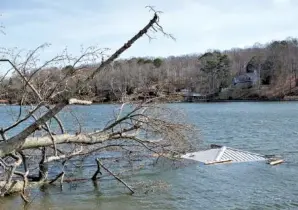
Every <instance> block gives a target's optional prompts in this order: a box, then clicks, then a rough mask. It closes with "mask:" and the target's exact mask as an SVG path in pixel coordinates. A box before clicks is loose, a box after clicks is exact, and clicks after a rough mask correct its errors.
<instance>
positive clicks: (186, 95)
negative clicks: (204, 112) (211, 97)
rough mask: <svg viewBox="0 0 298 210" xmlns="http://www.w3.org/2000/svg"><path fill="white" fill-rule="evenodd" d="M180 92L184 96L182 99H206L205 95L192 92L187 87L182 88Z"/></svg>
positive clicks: (193, 100) (190, 100) (192, 100)
mask: <svg viewBox="0 0 298 210" xmlns="http://www.w3.org/2000/svg"><path fill="white" fill-rule="evenodd" d="M180 94H181V95H182V96H183V97H184V101H187V102H195V101H202V100H206V96H205V95H202V94H200V93H195V92H192V91H191V90H189V89H182V90H181V91H180Z"/></svg>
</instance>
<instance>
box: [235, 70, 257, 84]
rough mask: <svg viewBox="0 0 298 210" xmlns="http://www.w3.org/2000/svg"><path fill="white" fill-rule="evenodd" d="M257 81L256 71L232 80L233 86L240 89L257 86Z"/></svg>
mask: <svg viewBox="0 0 298 210" xmlns="http://www.w3.org/2000/svg"><path fill="white" fill-rule="evenodd" d="M258 81H259V74H258V73H257V71H256V70H254V71H253V72H249V73H244V74H241V75H239V76H237V77H234V78H233V85H234V86H237V87H241V88H249V87H252V86H254V85H257V84H258Z"/></svg>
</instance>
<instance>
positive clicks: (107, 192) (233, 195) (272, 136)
mask: <svg viewBox="0 0 298 210" xmlns="http://www.w3.org/2000/svg"><path fill="white" fill-rule="evenodd" d="M169 106H173V107H174V108H178V109H180V110H184V111H185V113H186V114H187V116H188V120H189V121H190V122H191V123H193V124H196V125H197V126H198V127H199V128H200V130H201V139H200V141H202V144H204V145H208V144H210V143H216V144H222V145H227V146H231V147H235V148H239V149H243V150H248V151H252V152H257V153H261V154H275V155H280V156H282V157H283V159H285V161H286V162H285V163H284V164H281V165H278V166H270V165H267V164H265V163H255V162H253V163H239V164H222V165H213V166H203V165H200V164H189V165H186V166H184V167H181V168H169V167H166V168H165V169H164V170H162V169H161V168H159V169H158V170H152V171H149V172H148V171H147V172H144V173H135V174H133V175H131V176H130V177H127V178H126V179H125V180H126V181H127V182H128V183H130V184H131V185H132V186H134V182H136V181H137V180H138V181H139V180H143V181H146V182H150V181H154V180H162V181H164V182H166V183H167V184H168V185H169V188H168V189H167V190H157V191H156V192H149V193H147V194H144V193H137V194H136V195H133V196H130V195H127V194H126V193H125V192H126V190H125V189H124V188H123V187H122V186H121V185H120V184H118V183H117V182H116V181H108V180H106V181H105V180H103V181H102V182H101V183H100V184H99V185H98V186H94V185H93V184H92V182H89V181H88V182H81V183H80V182H78V183H75V184H67V183H65V184H64V189H63V190H61V189H60V187H59V186H53V187H50V188H46V189H35V190H33V191H32V192H31V199H32V198H33V202H32V203H31V204H30V205H29V206H28V207H27V209H72V210H75V209H107V210H116V209H121V210H126V209H132V210H134V209H298V141H297V140H298V103H296V102H281V103H278V102H274V103H271V102H266V103H240V102H238V103H204V104H171V105H169ZM4 109H7V108H3V107H1V110H2V116H0V117H1V120H2V122H1V124H0V125H2V124H3V123H5V122H4V121H3V119H8V118H5V117H4V114H3V110H4ZM74 109H75V110H76V111H77V112H79V113H81V116H82V119H83V120H84V127H85V128H86V129H94V128H96V127H98V125H101V124H102V122H103V119H105V117H106V116H107V114H109V113H111V112H112V106H110V105H94V106H90V107H74ZM1 110H0V111H1ZM0 113H1V112H0ZM92 170H93V171H94V168H92ZM79 173H80V172H79ZM22 204H23V203H22V201H21V199H20V198H19V196H16V197H9V198H1V200H0V209H7V210H8V209H22Z"/></svg>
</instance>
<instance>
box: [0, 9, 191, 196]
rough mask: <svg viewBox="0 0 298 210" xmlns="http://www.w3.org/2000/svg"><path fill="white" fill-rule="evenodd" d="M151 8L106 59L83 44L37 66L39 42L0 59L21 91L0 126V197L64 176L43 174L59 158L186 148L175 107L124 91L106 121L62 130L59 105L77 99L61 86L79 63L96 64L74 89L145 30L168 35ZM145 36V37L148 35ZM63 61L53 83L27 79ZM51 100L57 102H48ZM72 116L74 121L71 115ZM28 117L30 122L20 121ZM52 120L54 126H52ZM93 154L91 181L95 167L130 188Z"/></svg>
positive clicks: (165, 153)
mask: <svg viewBox="0 0 298 210" xmlns="http://www.w3.org/2000/svg"><path fill="white" fill-rule="evenodd" d="M150 9H151V10H152V8H150ZM153 12H154V15H153V18H152V19H151V20H150V21H149V22H148V24H146V26H145V27H144V28H142V29H141V30H140V31H139V32H138V33H137V34H136V35H135V36H133V37H132V38H131V39H130V40H128V41H127V42H126V43H125V44H124V45H123V46H122V47H120V48H119V49H118V50H117V51H116V52H115V53H113V54H112V55H111V56H110V57H107V58H106V59H105V57H104V54H105V49H104V50H102V49H98V48H95V47H89V48H87V49H86V50H85V51H84V52H83V54H82V55H80V56H79V57H72V56H70V55H69V54H68V53H67V51H65V54H61V55H58V56H56V57H54V58H53V59H50V60H49V61H46V62H45V63H43V64H40V65H38V58H37V57H36V55H37V54H38V52H39V51H40V50H41V49H43V48H44V47H45V46H44V45H42V46H40V47H38V48H37V49H35V50H33V51H32V52H30V53H29V54H28V55H27V56H26V57H25V59H24V60H22V61H18V58H19V57H20V55H19V54H18V55H17V56H16V57H15V58H4V59H1V60H0V61H1V62H7V63H9V64H10V65H11V67H12V68H11V69H9V71H11V70H12V71H14V72H15V73H16V74H17V75H18V76H19V78H20V83H21V84H22V85H23V90H24V92H23V95H22V100H21V101H20V106H19V110H18V113H16V115H15V119H14V122H13V123H11V124H10V125H8V126H3V127H2V128H1V129H0V134H1V137H2V140H1V142H0V165H1V166H2V168H3V173H2V175H3V176H2V181H0V195H1V196H4V195H8V194H11V193H15V192H20V193H21V195H22V198H23V199H24V200H25V201H27V199H28V198H27V197H26V196H25V190H26V189H27V188H30V187H32V186H41V185H44V184H53V183H54V182H56V181H57V180H60V183H61V184H62V183H63V180H64V176H65V171H64V170H63V169H62V170H61V171H60V172H59V173H58V174H56V176H55V177H54V178H53V177H52V178H50V177H49V167H48V166H49V164H51V163H52V162H59V163H60V164H61V165H62V166H64V165H65V164H66V163H67V161H70V160H71V159H72V158H75V157H78V156H88V155H92V154H98V153H100V152H101V151H104V150H106V149H107V148H115V149H117V150H125V151H130V152H132V151H133V150H134V151H140V150H142V149H143V150H146V151H147V152H148V153H151V154H152V153H154V154H155V157H157V158H158V157H160V156H167V157H168V158H171V157H176V156H177V155H179V154H180V153H181V152H185V151H186V150H187V149H189V141H188V137H189V134H190V133H191V132H192V131H193V130H192V128H191V127H189V126H187V125H186V124H184V123H181V121H178V120H177V116H178V115H177V112H176V113H175V114H173V113H172V112H171V111H170V110H169V109H168V108H166V106H163V105H160V104H159V103H158V102H159V100H160V99H162V96H160V97H159V96H157V97H155V98H147V97H146V96H142V97H141V98H142V100H140V101H136V100H133V102H132V101H131V100H130V98H129V97H127V96H126V95H125V93H124V94H123V97H122V99H121V102H122V105H121V107H120V109H119V110H118V111H117V113H115V115H114V116H113V117H112V119H111V120H110V121H109V122H107V124H106V126H104V127H102V128H99V129H98V130H97V131H93V132H89V133H86V132H82V129H81V127H80V128H79V129H78V130H76V131H74V132H72V133H67V132H66V130H65V128H64V123H63V118H60V117H59V115H58V114H59V113H60V112H62V110H65V107H67V106H69V105H71V104H73V103H80V102H81V100H79V99H74V98H73V93H74V91H73V90H72V91H70V90H69V89H67V85H65V84H67V83H68V82H69V81H71V79H72V78H73V77H75V76H76V72H77V71H80V65H82V64H84V63H86V62H90V61H92V62H94V60H96V59H98V58H100V59H101V63H100V64H99V66H98V67H97V68H96V69H95V70H94V71H93V72H91V73H89V74H87V75H86V76H85V78H84V80H83V82H82V83H80V85H78V86H77V87H76V91H78V90H81V89H84V88H86V86H88V83H89V82H90V81H91V80H92V78H93V77H94V76H95V75H98V74H102V75H103V76H104V72H105V71H108V70H109V68H110V66H111V64H112V63H113V61H114V60H115V59H116V58H118V57H119V56H120V55H121V54H122V53H123V52H124V51H126V50H127V49H129V48H130V47H131V46H132V45H133V44H134V43H135V42H136V41H137V40H138V39H140V38H141V37H142V36H144V35H148V33H149V32H151V33H155V32H161V33H163V34H164V35H166V36H168V37H171V35H170V34H167V33H165V32H164V30H163V28H162V27H161V26H160V24H159V13H158V12H156V11H154V10H153ZM148 37H149V38H150V35H148ZM65 63H67V64H68V65H67V69H68V70H67V71H65V74H64V75H63V77H61V78H59V82H58V83H55V84H51V83H49V84H48V85H49V86H47V87H44V86H38V85H36V83H35V82H33V81H34V79H36V78H35V75H37V74H42V72H43V70H44V69H46V68H47V67H49V66H51V65H56V66H59V64H60V68H62V67H63V66H65ZM37 66H38V67H37ZM47 80H50V78H45V80H44V84H46V83H47V82H46V81H47ZM1 81H3V78H2V80H1ZM26 97H34V101H36V103H35V104H34V105H33V104H32V105H31V106H29V107H28V106H27V107H24V106H22V101H24V100H25V99H26ZM130 97H131V96H130ZM133 97H137V96H133ZM53 99H55V101H59V103H57V104H55V105H49V104H50V102H51V101H52V100H53ZM174 119H176V120H174ZM76 120H77V121H79V120H78V119H77V118H76ZM28 122H30V124H29V125H28V126H24V125H26V123H28ZM53 124H55V125H57V126H56V127H57V128H54V126H53ZM15 128H22V130H21V131H20V132H19V133H17V134H14V133H13V132H12V131H13V129H15ZM32 157H34V158H33V159H32ZM30 158H31V159H30ZM28 159H30V160H28ZM95 159H96V161H97V166H98V169H97V171H96V172H95V174H94V175H93V176H92V177H90V179H91V178H92V180H94V181H95V180H96V177H97V175H98V174H100V168H103V169H104V170H106V171H107V172H108V173H109V174H111V175H112V176H113V177H115V179H117V180H118V181H120V182H121V183H122V184H124V185H125V186H126V187H127V188H128V189H129V190H130V192H132V193H133V189H132V188H131V187H129V186H128V185H127V184H126V183H125V182H124V181H123V180H121V179H120V178H119V177H118V176H117V175H116V174H114V173H113V172H112V171H111V170H109V169H108V168H107V167H106V166H105V165H104V164H103V163H102V162H101V161H100V160H99V159H98V158H95ZM28 162H30V164H31V165H32V164H33V165H34V166H35V167H37V168H38V170H37V171H38V172H37V173H36V170H31V169H30V167H29V166H28Z"/></svg>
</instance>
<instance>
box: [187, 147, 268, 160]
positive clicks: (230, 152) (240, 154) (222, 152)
mask: <svg viewBox="0 0 298 210" xmlns="http://www.w3.org/2000/svg"><path fill="white" fill-rule="evenodd" d="M182 158H184V159H190V160H195V161H199V162H202V163H205V164H208V163H217V162H218V163H220V162H251V161H264V160H267V159H266V158H265V157H264V156H262V155H259V154H256V153H251V152H246V151H242V150H237V149H233V148H229V147H225V146H223V147H219V148H213V149H209V150H204V151H198V152H193V153H187V154H185V155H183V156H182Z"/></svg>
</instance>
